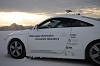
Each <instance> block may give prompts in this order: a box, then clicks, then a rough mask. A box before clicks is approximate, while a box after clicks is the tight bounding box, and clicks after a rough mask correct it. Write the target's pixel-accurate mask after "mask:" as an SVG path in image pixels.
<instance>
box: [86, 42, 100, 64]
mask: <svg viewBox="0 0 100 66" xmlns="http://www.w3.org/2000/svg"><path fill="white" fill-rule="evenodd" d="M86 56H87V59H88V60H89V61H90V62H91V63H93V64H94V65H100V42H96V43H95V42H93V43H92V44H90V45H89V46H88V47H87V51H86Z"/></svg>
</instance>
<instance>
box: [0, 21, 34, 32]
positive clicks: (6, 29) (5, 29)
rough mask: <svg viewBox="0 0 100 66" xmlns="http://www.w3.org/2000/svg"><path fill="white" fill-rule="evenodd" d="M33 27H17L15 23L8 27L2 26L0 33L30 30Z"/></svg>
mask: <svg viewBox="0 0 100 66" xmlns="http://www.w3.org/2000/svg"><path fill="white" fill-rule="evenodd" d="M32 27H33V26H22V25H18V24H16V23H13V24H11V25H10V26H3V27H0V31H9V30H25V29H31V28H32Z"/></svg>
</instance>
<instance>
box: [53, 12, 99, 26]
mask: <svg viewBox="0 0 100 66" xmlns="http://www.w3.org/2000/svg"><path fill="white" fill-rule="evenodd" d="M60 17H62V18H71V19H76V20H81V21H84V22H87V23H90V24H93V25H96V26H100V21H98V20H96V19H93V18H89V17H85V16H81V15H75V14H72V15H71V14H62V15H57V16H54V17H52V18H60Z"/></svg>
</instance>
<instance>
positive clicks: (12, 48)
mask: <svg viewBox="0 0 100 66" xmlns="http://www.w3.org/2000/svg"><path fill="white" fill-rule="evenodd" d="M8 52H9V54H10V55H11V56H12V57H13V58H16V59H21V58H24V57H25V56H26V51H25V47H24V44H23V43H22V42H21V41H20V40H16V39H14V40H12V41H11V42H10V44H9V46H8Z"/></svg>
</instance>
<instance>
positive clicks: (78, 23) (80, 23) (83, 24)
mask: <svg viewBox="0 0 100 66" xmlns="http://www.w3.org/2000/svg"><path fill="white" fill-rule="evenodd" d="M88 26H93V25H92V24H90V23H87V22H84V21H80V20H75V19H72V25H71V27H88Z"/></svg>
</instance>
